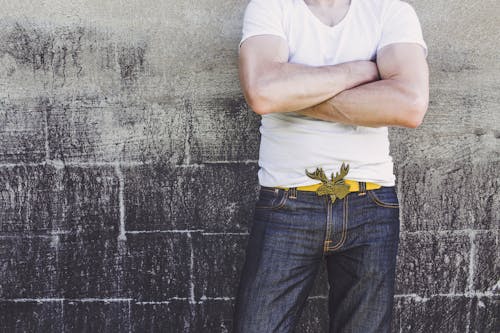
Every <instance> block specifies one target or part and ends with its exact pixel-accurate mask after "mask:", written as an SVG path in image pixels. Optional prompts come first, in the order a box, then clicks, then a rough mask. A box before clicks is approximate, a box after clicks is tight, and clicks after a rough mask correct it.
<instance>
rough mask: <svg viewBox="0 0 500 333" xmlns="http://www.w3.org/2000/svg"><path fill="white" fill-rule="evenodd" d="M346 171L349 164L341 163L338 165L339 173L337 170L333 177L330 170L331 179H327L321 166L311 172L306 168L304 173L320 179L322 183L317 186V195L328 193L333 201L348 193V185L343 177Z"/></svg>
mask: <svg viewBox="0 0 500 333" xmlns="http://www.w3.org/2000/svg"><path fill="white" fill-rule="evenodd" d="M348 172H349V164H347V165H345V164H344V163H342V166H341V167H340V173H339V172H337V173H336V175H335V177H334V176H333V172H332V175H331V180H329V179H328V178H327V177H326V175H325V172H324V171H323V168H316V171H314V172H313V173H311V172H309V171H307V169H306V175H307V176H308V177H309V178H312V179H317V180H321V182H322V183H323V184H322V185H321V186H320V187H318V189H317V190H316V193H317V194H318V195H329V196H330V198H331V199H332V203H334V202H335V200H336V199H337V198H339V199H343V198H344V197H345V196H346V195H347V194H348V193H349V187H350V186H349V185H347V184H345V181H344V177H345V176H346V175H347V173H348Z"/></svg>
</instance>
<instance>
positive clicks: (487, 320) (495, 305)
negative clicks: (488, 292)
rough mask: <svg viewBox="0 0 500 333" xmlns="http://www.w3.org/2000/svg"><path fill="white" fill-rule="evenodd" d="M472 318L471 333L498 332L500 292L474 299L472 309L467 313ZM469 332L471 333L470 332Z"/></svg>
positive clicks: (499, 325)
mask: <svg viewBox="0 0 500 333" xmlns="http://www.w3.org/2000/svg"><path fill="white" fill-rule="evenodd" d="M467 313H469V317H470V329H471V330H470V331H472V330H474V332H498V328H500V316H499V315H498V314H499V313H500V295H499V294H498V292H497V293H496V294H494V295H492V296H488V297H473V298H472V299H471V308H470V309H469V310H468V311H467ZM470 331H469V332H470Z"/></svg>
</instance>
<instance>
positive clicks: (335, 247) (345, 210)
mask: <svg viewBox="0 0 500 333" xmlns="http://www.w3.org/2000/svg"><path fill="white" fill-rule="evenodd" d="M348 197H349V196H348V195H347V196H346V197H345V198H344V199H343V201H344V202H343V203H344V205H343V206H344V211H343V218H342V236H341V237H340V241H339V242H338V243H337V244H335V245H334V246H332V247H330V248H328V250H330V251H331V250H336V249H338V248H340V247H341V246H342V245H344V243H345V240H346V238H347V237H346V234H347V212H348V209H347V207H348V201H347V200H348V199H347V198H348Z"/></svg>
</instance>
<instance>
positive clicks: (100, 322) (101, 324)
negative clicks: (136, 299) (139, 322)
mask: <svg viewBox="0 0 500 333" xmlns="http://www.w3.org/2000/svg"><path fill="white" fill-rule="evenodd" d="M63 306H64V318H63V323H64V330H63V331H64V332H129V331H130V325H131V321H130V317H129V315H130V304H129V302H128V301H123V302H117V301H111V302H105V301H65V302H64V304H63Z"/></svg>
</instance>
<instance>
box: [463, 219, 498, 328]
mask: <svg viewBox="0 0 500 333" xmlns="http://www.w3.org/2000/svg"><path fill="white" fill-rule="evenodd" d="M498 234H499V231H498V229H496V230H492V231H488V232H480V233H477V234H476V235H475V237H474V240H473V242H474V244H473V248H472V258H473V260H474V266H473V275H472V277H471V280H472V284H471V287H472V288H471V289H472V290H470V291H476V292H484V293H488V292H493V293H497V294H498V293H500V274H499V272H500V256H499V253H500V245H499V242H498V236H499V235H498ZM499 327H500V326H499Z"/></svg>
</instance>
